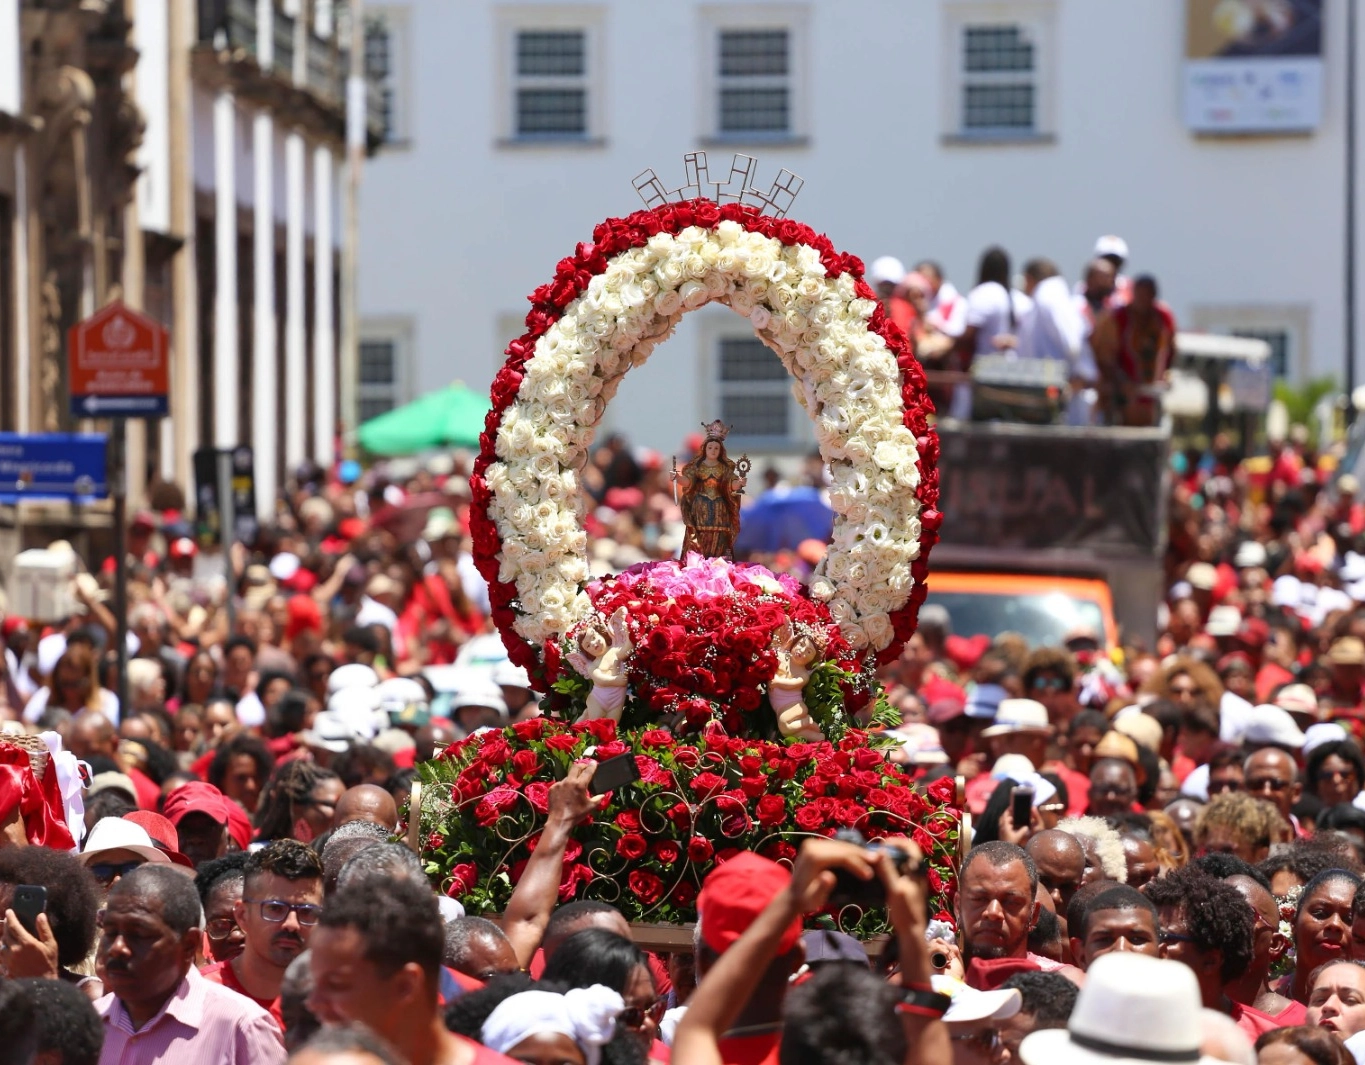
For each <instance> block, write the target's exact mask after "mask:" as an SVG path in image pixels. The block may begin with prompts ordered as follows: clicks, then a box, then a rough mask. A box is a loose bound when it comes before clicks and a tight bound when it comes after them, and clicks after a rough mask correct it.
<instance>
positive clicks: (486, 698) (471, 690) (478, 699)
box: [450, 673, 507, 717]
mask: <svg viewBox="0 0 1365 1065" xmlns="http://www.w3.org/2000/svg"><path fill="white" fill-rule="evenodd" d="M466 706H486V707H489V708H490V709H492V710H496V711H497V712H498V713H499V714H501V715H502V716H503V717H506V716H507V700H506V699H504V698H503V695H502V689H501V688H500V687H498V686H497V684H495V683H494V682H493V678H492V677H489V676H487V675H483V674H478V673H471V674H470V676H469V677H468V678H466V679H465V680H464V681H463V682H462V683H461V684H460V687H459V688H458V690H456V692H455V694H454V695H452V696H451V698H450V709H451V711H452V712H453V711H456V710H463V709H464V708H465V707H466Z"/></svg>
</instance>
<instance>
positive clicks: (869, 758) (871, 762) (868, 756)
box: [853, 747, 886, 769]
mask: <svg viewBox="0 0 1365 1065" xmlns="http://www.w3.org/2000/svg"><path fill="white" fill-rule="evenodd" d="M885 764H886V759H885V758H883V757H882V755H881V752H880V751H870V750H868V749H867V748H866V747H859V748H858V749H857V750H856V751H854V752H853V767H854V768H855V769H877V768H880V767H881V766H883V765H885Z"/></svg>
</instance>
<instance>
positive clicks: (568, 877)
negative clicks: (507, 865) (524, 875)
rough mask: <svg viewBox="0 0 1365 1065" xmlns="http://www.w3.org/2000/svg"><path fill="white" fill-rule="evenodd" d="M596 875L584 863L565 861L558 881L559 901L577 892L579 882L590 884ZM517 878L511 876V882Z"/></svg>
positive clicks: (567, 898) (564, 900) (567, 899)
mask: <svg viewBox="0 0 1365 1065" xmlns="http://www.w3.org/2000/svg"><path fill="white" fill-rule="evenodd" d="M596 876H597V874H596V873H594V872H593V871H592V870H591V869H590V868H588V866H586V865H569V864H567V863H566V864H565V865H564V873H563V875H562V876H561V877H560V881H559V901H560V902H568V901H569V900H570V899H572V898H573V897H574V896H575V895H577V894H578V886H579V885H580V884H590V883H592V881H593V880H594V879H596ZM518 879H520V878H519V877H513V883H516V881H517V880H518Z"/></svg>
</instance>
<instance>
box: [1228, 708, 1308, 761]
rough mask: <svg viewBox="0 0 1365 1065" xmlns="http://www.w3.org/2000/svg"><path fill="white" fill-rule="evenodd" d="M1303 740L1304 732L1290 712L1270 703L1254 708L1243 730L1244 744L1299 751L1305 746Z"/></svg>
mask: <svg viewBox="0 0 1365 1065" xmlns="http://www.w3.org/2000/svg"><path fill="white" fill-rule="evenodd" d="M1303 740H1304V732H1303V730H1302V729H1301V728H1299V726H1298V725H1297V724H1295V723H1294V719H1293V718H1292V717H1290V716H1289V711H1287V710H1282V709H1280V708H1279V707H1278V706H1274V705H1272V704H1270V703H1262V704H1261V705H1260V706H1254V707H1252V708H1251V714H1250V716H1249V717H1248V718H1247V720H1246V725H1245V727H1244V728H1243V729H1242V742H1243V743H1254V744H1274V745H1275V746H1277V747H1289V748H1291V749H1293V750H1298V749H1299V748H1300V747H1302V746H1303Z"/></svg>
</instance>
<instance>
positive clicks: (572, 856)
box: [560, 839, 583, 865]
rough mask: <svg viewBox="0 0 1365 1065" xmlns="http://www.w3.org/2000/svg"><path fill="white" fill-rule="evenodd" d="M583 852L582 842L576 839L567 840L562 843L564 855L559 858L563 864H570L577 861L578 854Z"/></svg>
mask: <svg viewBox="0 0 1365 1065" xmlns="http://www.w3.org/2000/svg"><path fill="white" fill-rule="evenodd" d="M582 853H583V844H581V843H579V842H578V840H576V839H571V840H569V842H568V843H566V844H565V845H564V857H563V858H561V859H560V861H562V862H563V863H564V864H565V865H571V864H573V863H574V862H576V861H578V856H579V855H580V854H582Z"/></svg>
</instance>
